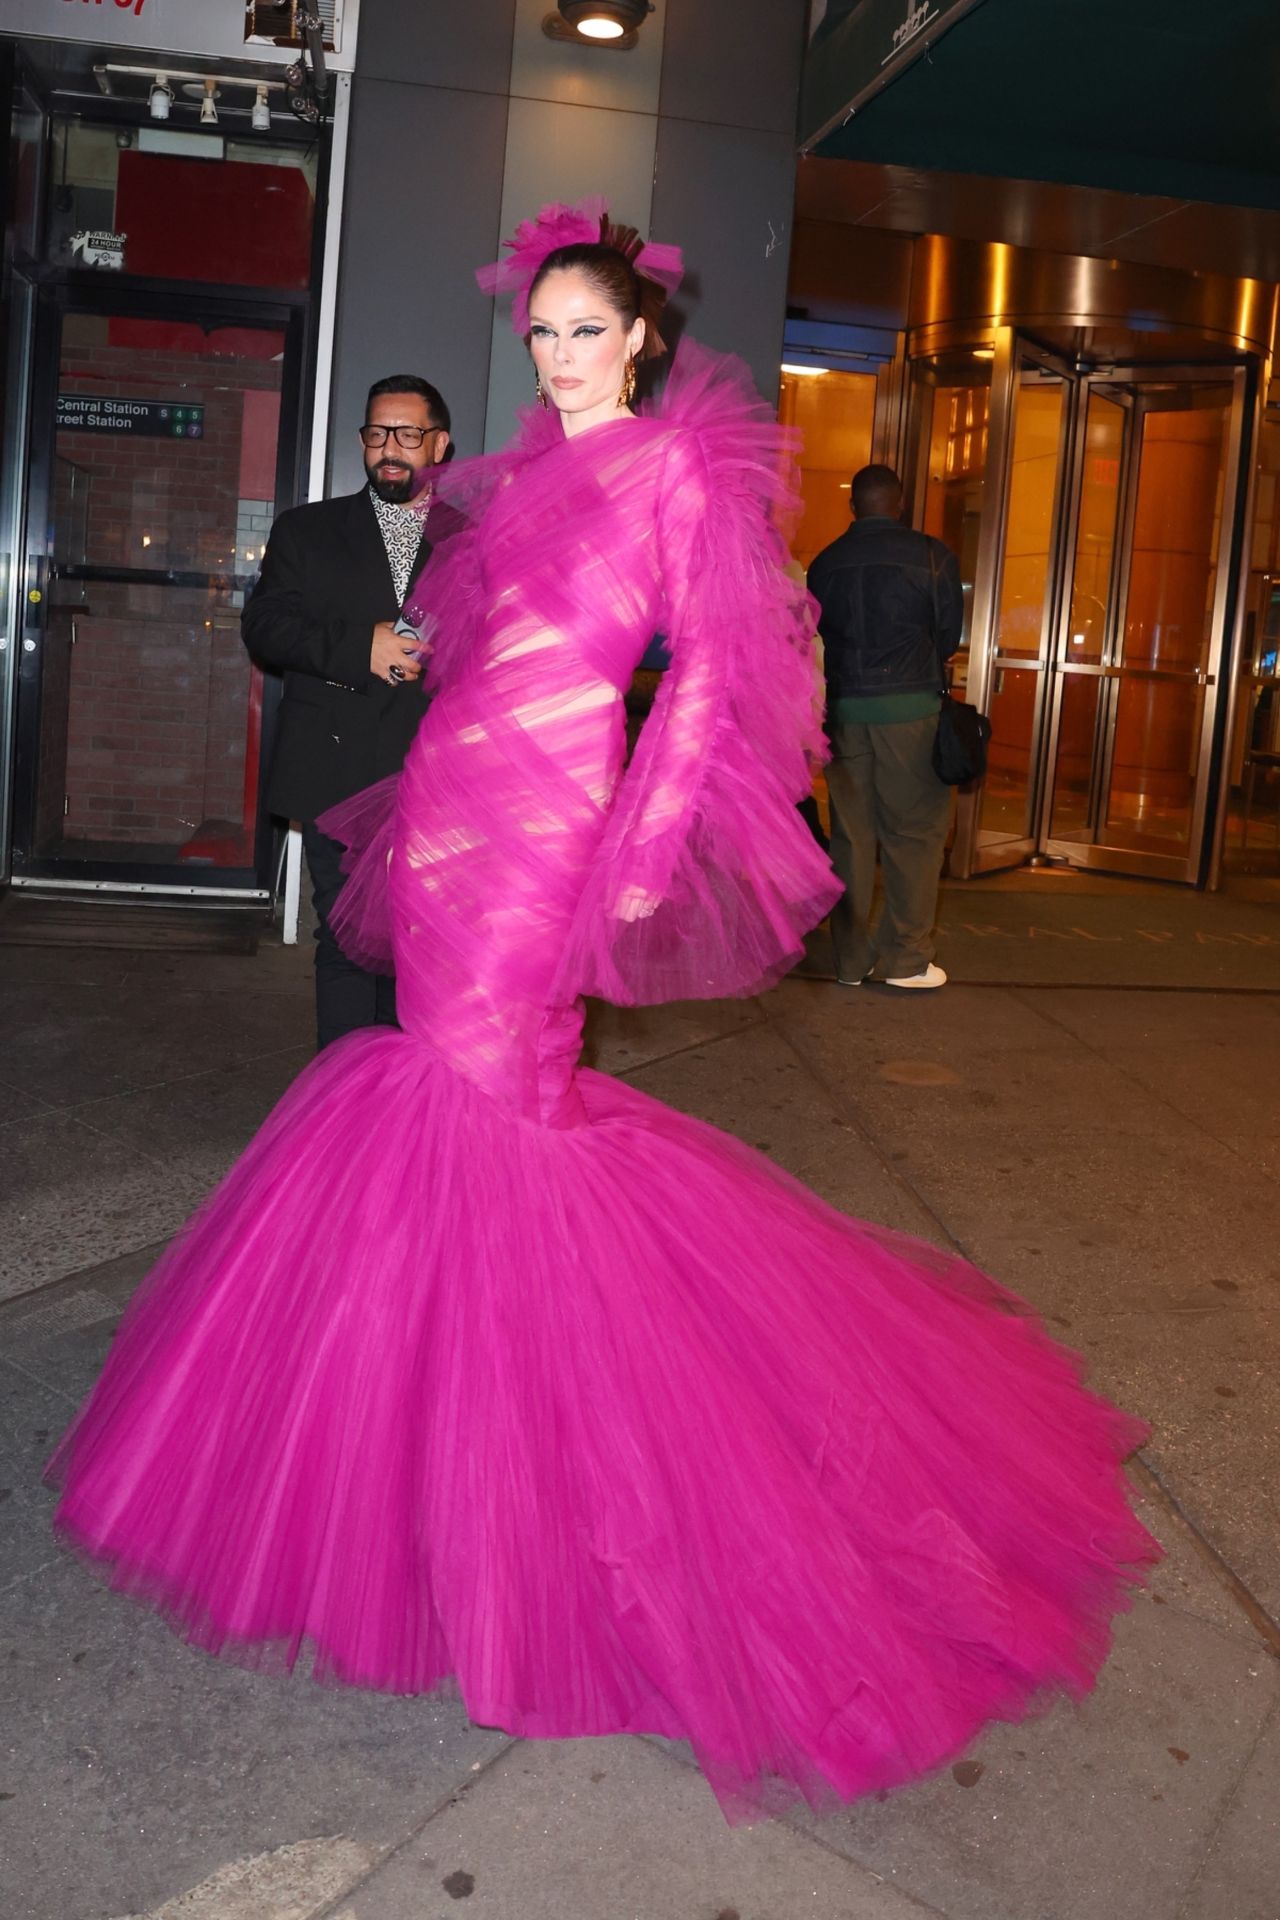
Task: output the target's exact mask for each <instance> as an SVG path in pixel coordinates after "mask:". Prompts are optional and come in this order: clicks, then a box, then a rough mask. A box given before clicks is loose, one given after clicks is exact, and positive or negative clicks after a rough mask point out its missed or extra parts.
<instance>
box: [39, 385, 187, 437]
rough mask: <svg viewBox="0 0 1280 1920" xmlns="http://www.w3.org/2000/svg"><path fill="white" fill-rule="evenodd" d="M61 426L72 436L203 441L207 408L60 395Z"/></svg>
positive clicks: (108, 397)
mask: <svg viewBox="0 0 1280 1920" xmlns="http://www.w3.org/2000/svg"><path fill="white" fill-rule="evenodd" d="M58 425H59V427H61V428H63V429H65V430H67V431H68V432H71V433H131V434H134V435H135V436H137V437H139V438H142V439H146V440H200V439H203V437H204V408H203V407H193V406H188V405H186V404H185V403H183V404H181V405H179V404H177V403H175V402H173V401H170V400H123V399H118V398H116V397H115V396H107V395H105V394H98V393H60V394H59V395H58Z"/></svg>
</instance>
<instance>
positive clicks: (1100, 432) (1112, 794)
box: [1044, 369, 1244, 882]
mask: <svg viewBox="0 0 1280 1920" xmlns="http://www.w3.org/2000/svg"><path fill="white" fill-rule="evenodd" d="M1084 405H1085V409H1086V411H1085V434H1084V438H1085V461H1084V468H1083V472H1082V476H1081V481H1080V491H1079V506H1078V516H1077V537H1076V543H1075V552H1074V556H1073V566H1072V573H1071V580H1070V590H1069V596H1068V599H1067V612H1066V617H1065V618H1064V620H1063V621H1062V622H1061V623H1060V628H1059V634H1058V647H1057V658H1056V661H1055V669H1056V678H1057V682H1058V685H1057V688H1056V690H1055V692H1056V698H1055V725H1054V728H1053V733H1052V739H1051V755H1052V760H1051V772H1050V779H1049V792H1050V800H1049V805H1048V808H1047V820H1046V823H1045V833H1044V848H1045V851H1046V853H1047V854H1048V855H1049V856H1050V857H1051V858H1054V857H1056V858H1065V859H1067V860H1069V861H1071V862H1072V863H1073V864H1079V865H1086V866H1094V867H1101V868H1106V869H1109V870H1111V871H1113V872H1124V873H1143V874H1150V875H1153V876H1156V877H1162V878H1167V879H1177V880H1185V881H1191V882H1194V881H1196V880H1197V879H1198V878H1199V873H1200V866H1201V855H1202V850H1203V843H1204V837H1205V828H1206V818H1207V809H1208V799H1209V788H1210V766H1211V761H1212V757H1213V756H1212V751H1211V749H1212V744H1213V739H1214V733H1215V722H1216V717H1217V706H1218V699H1219V694H1220V692H1224V691H1225V689H1226V686H1227V684H1228V675H1227V670H1226V659H1227V652H1228V650H1229V634H1230V629H1231V621H1230V619H1229V617H1228V616H1229V611H1230V608H1229V598H1230V585H1231V583H1230V550H1231V539H1232V528H1233V522H1234V513H1235V502H1236V488H1237V481H1238V469H1239V464H1240V432H1241V422H1242V417H1243V411H1244V371H1243V369H1227V370H1224V371H1223V372H1216V371H1210V370H1206V371H1199V370H1196V371H1194V372H1191V371H1189V372H1187V373H1185V374H1181V375H1180V376H1179V377H1177V378H1165V377H1161V378H1159V379H1152V378H1149V377H1148V378H1143V377H1142V376H1137V377H1134V376H1132V375H1131V376H1129V379H1128V381H1127V382H1126V383H1125V386H1124V389H1123V390H1121V389H1119V388H1118V387H1117V385H1116V381H1115V380H1114V379H1113V380H1112V381H1110V382H1107V383H1104V382H1101V381H1091V382H1089V383H1088V384H1087V386H1086V390H1085V399H1084Z"/></svg>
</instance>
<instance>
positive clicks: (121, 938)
mask: <svg viewBox="0 0 1280 1920" xmlns="http://www.w3.org/2000/svg"><path fill="white" fill-rule="evenodd" d="M268 924H269V921H268V915H267V911H266V909H265V908H263V909H260V910H254V909H251V908H246V907H225V908H223V907H185V906H184V907H174V906H163V907H160V906H151V905H150V904H149V903H147V902H145V901H142V900H127V901H117V900H66V899H60V898H53V897H51V896H49V895H47V894H40V895H34V894H30V893H27V892H26V891H25V889H24V890H22V891H15V890H10V892H9V893H8V894H6V895H5V897H4V898H3V899H2V900H0V946H9V947H119V948H123V949H126V950H130V951H132V952H135V953H138V952H155V951H157V950H164V949H168V950H170V951H173V952H183V951H185V952H190V953H238V954H245V955H249V954H253V953H256V952H257V950H258V941H259V940H260V939H261V937H262V935H263V933H264V932H265V931H266V929H267V926H268Z"/></svg>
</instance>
